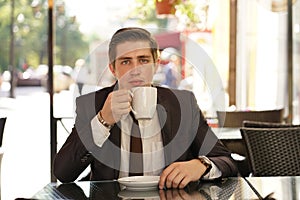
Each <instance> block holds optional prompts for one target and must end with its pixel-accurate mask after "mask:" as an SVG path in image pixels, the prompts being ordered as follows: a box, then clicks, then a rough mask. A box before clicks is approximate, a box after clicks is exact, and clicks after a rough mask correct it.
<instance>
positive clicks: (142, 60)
mask: <svg viewBox="0 0 300 200" xmlns="http://www.w3.org/2000/svg"><path fill="white" fill-rule="evenodd" d="M140 63H142V64H147V63H149V59H145V58H142V59H140Z"/></svg>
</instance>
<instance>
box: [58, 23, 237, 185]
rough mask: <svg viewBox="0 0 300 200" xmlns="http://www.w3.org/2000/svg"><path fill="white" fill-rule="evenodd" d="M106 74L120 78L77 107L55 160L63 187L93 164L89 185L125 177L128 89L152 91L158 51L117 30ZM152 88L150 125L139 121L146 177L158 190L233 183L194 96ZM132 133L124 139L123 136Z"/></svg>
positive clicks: (135, 33) (137, 31) (142, 36)
mask: <svg viewBox="0 0 300 200" xmlns="http://www.w3.org/2000/svg"><path fill="white" fill-rule="evenodd" d="M109 62H110V63H109V69H110V71H111V72H112V74H113V75H114V76H115V78H116V79H117V81H116V83H115V84H114V85H112V86H111V87H107V88H103V89H101V90H99V91H96V92H93V93H90V94H87V95H83V96H81V97H79V98H77V100H76V106H77V107H76V114H77V115H76V121H75V126H74V128H73V130H72V133H71V135H70V136H69V137H68V139H67V140H66V142H65V144H64V145H63V146H62V148H61V149H60V151H59V152H58V154H57V156H56V158H55V161H54V174H55V176H56V177H57V178H58V179H59V180H60V181H62V182H71V181H74V180H76V179H77V178H78V176H79V175H80V174H81V172H82V171H84V170H85V168H86V167H88V166H89V165H90V167H91V175H90V180H105V179H118V178H120V177H124V176H129V175H130V174H131V173H132V171H130V165H132V164H136V163H132V162H131V163H130V153H129V149H130V140H131V139H130V132H131V127H133V126H132V124H133V120H134V119H133V118H134V117H132V115H130V111H131V100H132V97H131V95H130V92H129V90H130V89H131V88H133V87H138V86H149V87H154V86H153V85H152V84H151V83H152V78H153V75H154V73H155V71H156V68H157V66H158V64H159V49H158V45H157V42H156V41H155V40H154V39H153V38H152V36H151V34H150V33H149V32H148V31H146V30H144V29H141V28H134V27H133V28H123V29H120V30H118V31H117V32H116V33H115V34H114V35H113V37H112V39H111V41H110V44H109ZM156 88H157V109H156V112H155V114H154V117H153V118H152V119H150V120H139V126H140V131H141V135H143V134H144V135H145V133H151V136H150V137H143V138H142V150H143V153H142V157H143V166H142V167H143V169H142V172H143V175H160V181H159V188H160V189H162V188H164V187H167V188H184V187H185V186H186V185H187V184H188V183H189V182H191V181H197V180H199V179H215V178H220V177H228V176H236V175H237V168H236V166H235V164H234V161H233V159H232V158H231V157H230V152H229V151H228V150H227V149H226V148H225V147H224V146H223V144H222V143H221V142H220V141H219V140H218V139H217V137H216V136H215V134H214V133H213V132H212V131H211V129H210V127H209V126H208V125H207V122H206V120H205V118H204V116H203V114H202V113H201V110H200V109H199V107H198V105H197V102H196V99H195V97H194V95H193V93H191V92H188V91H184V90H182V91H180V90H173V89H168V88H163V87H158V86H156ZM128 133H129V134H128Z"/></svg>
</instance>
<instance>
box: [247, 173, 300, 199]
mask: <svg viewBox="0 0 300 200" xmlns="http://www.w3.org/2000/svg"><path fill="white" fill-rule="evenodd" d="M246 181H247V182H248V183H249V184H251V185H252V186H253V187H254V188H255V190H256V191H257V192H258V193H259V194H260V195H261V196H262V197H266V196H267V195H268V194H271V193H273V195H272V197H273V198H275V199H285V200H289V199H293V200H300V176H292V177H290V176H282V177H263V178H261V177H251V178H246Z"/></svg>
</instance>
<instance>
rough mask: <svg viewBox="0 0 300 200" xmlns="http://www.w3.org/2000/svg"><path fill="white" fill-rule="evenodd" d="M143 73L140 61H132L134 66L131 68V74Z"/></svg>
mask: <svg viewBox="0 0 300 200" xmlns="http://www.w3.org/2000/svg"><path fill="white" fill-rule="evenodd" d="M140 73H141V65H140V64H139V63H138V62H132V67H131V69H130V74H131V75H136V74H140Z"/></svg>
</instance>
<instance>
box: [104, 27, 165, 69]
mask: <svg viewBox="0 0 300 200" xmlns="http://www.w3.org/2000/svg"><path fill="white" fill-rule="evenodd" d="M140 40H142V41H148V42H149V45H150V48H151V54H152V57H153V60H154V61H156V60H157V59H158V51H159V48H158V44H157V42H156V40H155V39H154V38H153V37H152V36H151V33H150V32H149V31H147V30H146V29H143V28H137V27H127V28H121V29H119V30H117V31H116V32H115V33H114V35H113V36H112V38H111V40H110V43H109V50H108V54H109V62H110V63H111V64H112V65H113V66H115V61H116V56H117V55H116V48H117V45H119V44H121V43H123V42H127V41H140Z"/></svg>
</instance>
